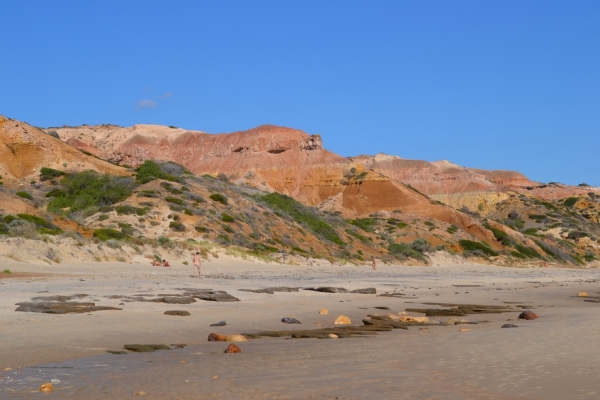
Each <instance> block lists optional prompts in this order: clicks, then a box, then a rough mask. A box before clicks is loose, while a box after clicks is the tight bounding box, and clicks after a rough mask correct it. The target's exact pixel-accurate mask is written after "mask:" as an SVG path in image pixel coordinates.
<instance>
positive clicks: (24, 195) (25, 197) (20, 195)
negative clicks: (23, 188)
mask: <svg viewBox="0 0 600 400" xmlns="http://www.w3.org/2000/svg"><path fill="white" fill-rule="evenodd" d="M15 194H16V195H17V196H19V197H22V198H24V199H27V200H33V197H31V195H30V194H29V193H27V192H17V193H15Z"/></svg>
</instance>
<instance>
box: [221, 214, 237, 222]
mask: <svg viewBox="0 0 600 400" xmlns="http://www.w3.org/2000/svg"><path fill="white" fill-rule="evenodd" d="M221 219H222V220H223V222H233V221H235V218H233V217H232V216H231V215H229V214H227V213H223V214H221Z"/></svg>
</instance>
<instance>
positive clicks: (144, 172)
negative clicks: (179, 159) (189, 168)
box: [136, 160, 186, 183]
mask: <svg viewBox="0 0 600 400" xmlns="http://www.w3.org/2000/svg"><path fill="white" fill-rule="evenodd" d="M185 171H186V170H185V168H183V167H182V166H181V165H179V164H176V163H173V162H168V163H158V162H155V161H150V160H147V161H144V163H143V164H142V165H141V166H140V167H139V168H137V169H136V180H137V181H138V182H140V183H148V182H151V181H153V180H156V179H164V180H166V181H170V182H179V183H181V178H180V176H181V175H182V174H184V172H185Z"/></svg>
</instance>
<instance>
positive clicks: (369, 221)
mask: <svg viewBox="0 0 600 400" xmlns="http://www.w3.org/2000/svg"><path fill="white" fill-rule="evenodd" d="M350 224H351V225H354V226H356V227H358V228H360V229H362V230H363V231H365V232H373V231H374V229H373V227H375V226H377V220H376V219H373V218H356V219H353V220H350Z"/></svg>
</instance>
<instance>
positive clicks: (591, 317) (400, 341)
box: [0, 256, 600, 399]
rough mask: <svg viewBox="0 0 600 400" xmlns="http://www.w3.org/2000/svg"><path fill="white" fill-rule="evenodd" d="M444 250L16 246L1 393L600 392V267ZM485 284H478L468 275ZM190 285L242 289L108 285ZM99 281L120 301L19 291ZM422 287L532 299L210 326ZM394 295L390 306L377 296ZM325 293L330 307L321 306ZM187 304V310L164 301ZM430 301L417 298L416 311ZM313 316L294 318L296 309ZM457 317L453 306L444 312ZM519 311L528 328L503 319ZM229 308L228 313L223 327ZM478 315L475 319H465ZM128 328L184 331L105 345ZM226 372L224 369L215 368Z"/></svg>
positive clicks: (135, 333)
mask: <svg viewBox="0 0 600 400" xmlns="http://www.w3.org/2000/svg"><path fill="white" fill-rule="evenodd" d="M438 264H440V265H439V266H427V267H406V266H385V265H381V266H378V270H377V271H373V270H371V268H369V267H368V266H362V267H357V266H315V265H312V266H308V265H306V266H288V265H277V264H259V263H252V262H248V261H243V260H239V259H234V258H229V257H226V256H221V257H219V258H218V259H213V258H211V260H210V262H208V263H204V265H203V272H204V273H205V277H203V278H200V279H197V278H196V279H195V278H191V275H192V271H193V267H192V266H184V265H182V264H181V263H180V262H175V263H174V266H173V268H160V267H151V266H150V265H149V262H148V260H146V259H144V258H142V257H139V258H136V259H134V262H133V263H131V264H129V263H104V262H102V263H96V262H87V263H78V264H70V265H67V264H54V265H51V266H48V265H47V264H44V265H40V264H35V263H22V262H16V261H6V262H3V265H2V267H1V268H0V271H1V270H3V269H10V270H11V271H13V272H15V273H14V274H11V275H7V274H1V273H0V282H2V284H0V337H1V338H2V340H0V398H2V399H4V398H7V399H11V398H15V399H21V398H23V399H29V398H34V397H36V396H40V395H41V394H40V393H39V391H38V388H39V385H40V384H41V383H44V382H47V381H50V379H58V380H60V383H57V384H55V385H54V389H55V390H54V392H53V393H51V394H49V396H50V398H57V399H84V398H86V399H87V398H89V399H121V398H129V397H131V396H133V395H134V394H135V393H136V392H140V391H143V392H144V393H145V395H144V396H145V397H144V398H152V399H374V398H377V399H513V398H523V399H567V398H568V399H596V398H600V383H599V382H600V380H599V379H598V378H600V352H598V350H597V345H598V339H600V303H591V302H584V299H583V298H578V297H574V296H576V294H577V293H578V292H580V291H586V292H588V293H589V294H590V296H596V295H598V292H599V291H600V288H599V284H598V279H599V278H598V270H597V269H564V268H505V267H495V266H489V265H466V264H456V263H452V262H451V261H449V260H445V261H442V262H439V263H438ZM465 285H471V286H465ZM270 286H291V287H309V286H310V287H312V286H336V287H345V288H347V289H358V288H365V287H375V288H377V292H378V294H381V293H385V292H390V293H391V292H394V291H402V292H404V293H405V294H406V296H405V298H389V297H379V296H375V295H364V294H328V293H318V292H311V291H303V290H300V291H299V292H297V293H296V292H291V293H275V294H258V293H249V292H242V291H238V289H259V288H265V287H270ZM181 288H207V289H208V288H210V289H218V290H226V291H227V292H228V293H230V294H232V295H234V296H236V297H238V298H239V299H240V300H241V301H240V302H233V303H217V302H207V301H198V302H197V303H192V304H187V305H178V304H164V303H148V302H125V303H124V305H121V306H120V305H119V303H121V300H120V299H110V298H108V296H110V295H126V296H130V295H136V294H149V295H160V294H168V293H182V291H181V290H178V289H181ZM77 293H84V294H87V295H88V297H86V298H85V299H82V300H81V301H94V302H95V303H96V304H97V305H102V306H114V307H122V308H123V310H122V311H98V312H92V313H87V314H86V313H84V314H66V315H52V314H39V313H23V312H15V311H14V310H15V308H16V307H17V306H16V305H15V303H17V302H24V301H30V300H31V298H32V297H35V296H43V295H73V294H77ZM423 302H445V303H467V304H485V305H505V304H506V303H505V302H516V303H518V304H523V305H530V306H532V310H533V311H534V312H536V313H537V314H538V315H539V319H536V320H533V321H522V320H519V321H516V318H517V316H518V312H511V313H503V314H485V315H469V317H468V318H467V319H468V320H469V321H481V320H487V321H489V322H487V323H480V324H477V325H456V326H443V325H440V326H431V327H428V329H423V330H420V329H419V328H418V327H411V328H410V329H409V330H408V331H405V330H399V329H396V330H393V331H391V332H380V333H378V334H377V335H376V336H375V337H370V338H350V339H335V340H318V339H285V338H262V339H256V340H249V341H248V342H243V343H238V344H239V346H240V347H241V349H242V353H241V354H223V351H224V349H225V348H226V347H227V343H223V342H207V337H208V334H209V333H210V332H217V333H219V334H224V335H229V334H237V333H242V332H243V333H252V332H258V331H262V330H284V329H299V328H301V329H314V328H320V327H330V326H333V321H334V320H335V318H336V317H337V316H338V315H340V314H344V315H347V316H348V317H350V319H351V320H352V323H353V325H361V324H362V323H361V319H362V318H365V317H366V315H367V314H375V313H378V314H379V315H385V314H387V313H388V312H392V313H398V312H401V311H404V310H405V308H435V307H434V306H425V305H423V304H422V303H423ZM376 306H387V307H389V308H390V311H383V310H378V309H375V308H373V307H376ZM320 308H327V309H328V310H329V314H328V315H320V314H319V309H320ZM174 309H177V310H187V311H189V312H190V313H191V316H188V317H176V316H167V315H164V314H163V313H164V311H166V310H174ZM414 315H419V314H414ZM286 316H287V317H295V318H297V319H299V320H300V321H302V325H286V324H283V323H281V322H280V319H281V318H282V317H286ZM437 319H438V320H440V321H442V322H443V321H445V320H447V319H448V317H439V318H437ZM507 319H515V321H508V323H513V324H515V325H518V328H512V329H502V328H500V327H501V326H502V325H503V324H505V323H507ZM220 320H226V321H227V326H225V327H210V326H209V325H210V324H211V323H215V322H218V321H220ZM465 328H471V329H472V330H470V331H464V332H461V331H459V330H460V329H465ZM130 343H142V344H144V343H158V344H168V345H170V344H176V343H185V344H187V345H188V347H186V348H184V349H178V350H172V351H158V352H154V353H143V354H142V353H128V354H126V355H113V354H107V353H106V350H120V349H122V347H123V345H124V344H130ZM215 375H216V376H217V377H216V378H213V376H215Z"/></svg>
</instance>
